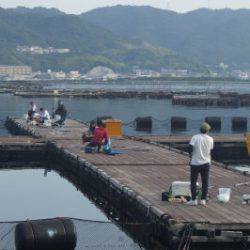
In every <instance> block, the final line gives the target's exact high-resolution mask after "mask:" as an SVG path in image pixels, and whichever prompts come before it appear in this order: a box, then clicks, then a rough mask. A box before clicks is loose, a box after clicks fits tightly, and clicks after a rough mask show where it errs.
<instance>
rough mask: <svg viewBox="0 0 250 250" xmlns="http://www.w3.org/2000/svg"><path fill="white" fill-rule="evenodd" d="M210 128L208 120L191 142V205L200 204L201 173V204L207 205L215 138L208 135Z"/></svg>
mask: <svg viewBox="0 0 250 250" xmlns="http://www.w3.org/2000/svg"><path fill="white" fill-rule="evenodd" d="M210 130H211V127H210V125H209V124H208V123H206V122H205V123H203V124H202V125H201V127H200V134H197V135H194V136H193V137H192V139H191V141H190V143H189V149H190V150H189V153H190V156H191V162H190V167H191V174H190V179H191V195H192V199H191V200H190V201H189V202H188V204H189V205H193V206H195V205H198V201H197V198H196V190H197V186H196V183H197V179H198V175H199V174H200V175H201V181H202V196H201V201H200V204H201V205H204V206H205V205H206V203H207V193H208V182H209V169H210V164H211V150H212V149H213V148H214V140H213V138H212V137H210V136H209V135H208V133H209V131H210Z"/></svg>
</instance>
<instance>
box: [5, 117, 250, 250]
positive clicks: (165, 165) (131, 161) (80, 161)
mask: <svg viewBox="0 0 250 250" xmlns="http://www.w3.org/2000/svg"><path fill="white" fill-rule="evenodd" d="M6 124H7V126H8V127H9V128H11V131H12V132H13V133H17V134H18V133H21V134H30V135H32V136H35V137H36V138H40V139H43V140H45V141H47V148H48V150H49V151H48V152H49V154H50V155H51V160H52V161H60V162H61V163H65V164H62V168H63V169H64V170H65V171H70V172H71V175H72V178H73V179H77V181H78V182H81V181H84V180H86V179H88V180H89V182H91V183H92V186H95V187H96V192H98V193H100V194H101V195H102V196H103V197H105V198H106V199H109V200H112V201H113V203H115V204H116V207H117V208H119V209H121V210H123V211H124V212H125V213H128V214H130V215H132V217H134V218H133V220H134V221H145V222H149V223H151V227H152V235H151V236H152V237H154V238H155V239H158V241H159V242H160V244H162V246H164V247H167V246H168V247H170V248H171V249H183V248H178V247H182V245H181V244H182V243H183V241H184V242H187V241H188V242H189V243H191V248H192V249H202V248H203V247H204V248H209V247H210V248H211V247H213V246H217V247H220V249H223V247H228V246H234V245H235V246H236V247H237V246H239V245H241V244H242V242H243V241H244V242H245V243H246V244H247V245H248V246H249V243H250V210H249V207H248V206H246V205H242V204H241V196H242V194H243V193H246V192H248V191H247V190H248V187H247V186H244V185H241V186H235V185H236V184H237V183H243V182H246V181H249V180H250V179H249V178H250V177H249V176H248V175H243V174H242V173H240V172H233V171H230V170H227V169H226V168H225V166H224V165H221V164H217V163H214V164H213V166H212V167H211V181H212V183H213V188H210V191H209V192H210V200H209V205H208V207H207V208H205V207H200V206H199V207H190V206H185V205H183V204H180V203H170V202H163V201H162V200H161V193H162V192H163V191H165V190H167V189H168V188H169V187H170V185H171V183H172V182H173V181H176V180H180V181H184V180H188V179H189V169H188V168H187V166H188V164H189V158H188V157H187V155H186V154H185V153H183V152H181V151H178V150H175V149H169V147H168V146H164V145H159V144H158V143H155V142H149V143H146V142H141V141H137V140H134V139H132V138H127V137H120V138H114V139H113V140H112V147H113V148H114V149H117V150H120V151H122V154H120V155H116V156H109V155H106V154H102V153H100V154H98V153H93V154H87V153H85V152H84V151H83V145H82V143H81V140H80V136H79V135H80V134H81V133H82V132H84V131H86V130H87V127H86V126H85V125H84V124H82V123H80V122H77V121H74V120H68V121H67V122H66V126H65V127H63V128H41V127H30V126H29V125H27V124H26V122H25V120H22V119H11V118H9V119H8V120H7V122H6ZM77 176H82V180H81V178H80V179H79V178H77ZM86 176H87V177H86ZM225 176H226V177H227V178H225ZM221 186H225V187H231V188H232V192H233V193H232V199H231V200H230V202H229V203H228V204H221V203H218V202H217V200H216V196H217V192H218V187H221ZM187 231H188V235H189V236H187V235H186V234H185V233H184V232H187ZM228 231H230V232H231V233H230V234H229V233H227V232H228ZM235 249H237V248H235Z"/></svg>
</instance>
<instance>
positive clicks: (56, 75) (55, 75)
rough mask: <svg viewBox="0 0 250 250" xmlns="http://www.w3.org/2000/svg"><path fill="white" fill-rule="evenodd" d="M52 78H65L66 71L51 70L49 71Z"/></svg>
mask: <svg viewBox="0 0 250 250" xmlns="http://www.w3.org/2000/svg"><path fill="white" fill-rule="evenodd" d="M50 75H51V77H52V79H59V80H63V79H65V78H66V73H65V72H63V71H59V72H51V73H50Z"/></svg>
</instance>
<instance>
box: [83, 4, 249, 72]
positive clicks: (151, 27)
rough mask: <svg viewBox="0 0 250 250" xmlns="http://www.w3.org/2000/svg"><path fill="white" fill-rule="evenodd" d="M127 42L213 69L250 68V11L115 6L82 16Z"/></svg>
mask: <svg viewBox="0 0 250 250" xmlns="http://www.w3.org/2000/svg"><path fill="white" fill-rule="evenodd" d="M83 17H84V18H86V19H87V20H88V21H90V22H92V23H94V24H97V25H100V26H102V27H105V28H106V29H109V30H110V31H112V32H113V33H115V34H117V35H120V36H122V37H124V38H127V39H135V40H137V39H140V40H143V41H146V42H149V43H151V44H154V45H157V46H161V47H167V48H170V49H171V50H173V51H175V52H176V53H178V54H180V55H183V56H186V57H191V58H196V59H197V60H198V61H200V62H202V63H203V64H205V65H210V67H214V66H216V65H218V64H219V63H220V62H224V63H226V64H228V65H230V66H231V68H242V69H244V68H245V69H249V67H250V56H249V55H250V33H249V23H250V10H244V9H242V10H229V9H224V10H208V9H199V10H196V11H192V12H189V13H185V14H179V13H175V12H172V11H166V10H160V9H155V8H151V7H129V6H116V7H110V8H99V9H96V10H93V11H91V12H88V13H85V14H83Z"/></svg>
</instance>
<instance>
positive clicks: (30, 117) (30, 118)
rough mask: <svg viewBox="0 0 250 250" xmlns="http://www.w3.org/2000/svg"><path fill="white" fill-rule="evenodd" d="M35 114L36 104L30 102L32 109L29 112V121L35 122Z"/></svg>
mask: <svg viewBox="0 0 250 250" xmlns="http://www.w3.org/2000/svg"><path fill="white" fill-rule="evenodd" d="M35 113H36V104H35V103H34V102H30V109H29V111H28V119H29V120H30V121H31V120H33V118H34V114H35Z"/></svg>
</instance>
